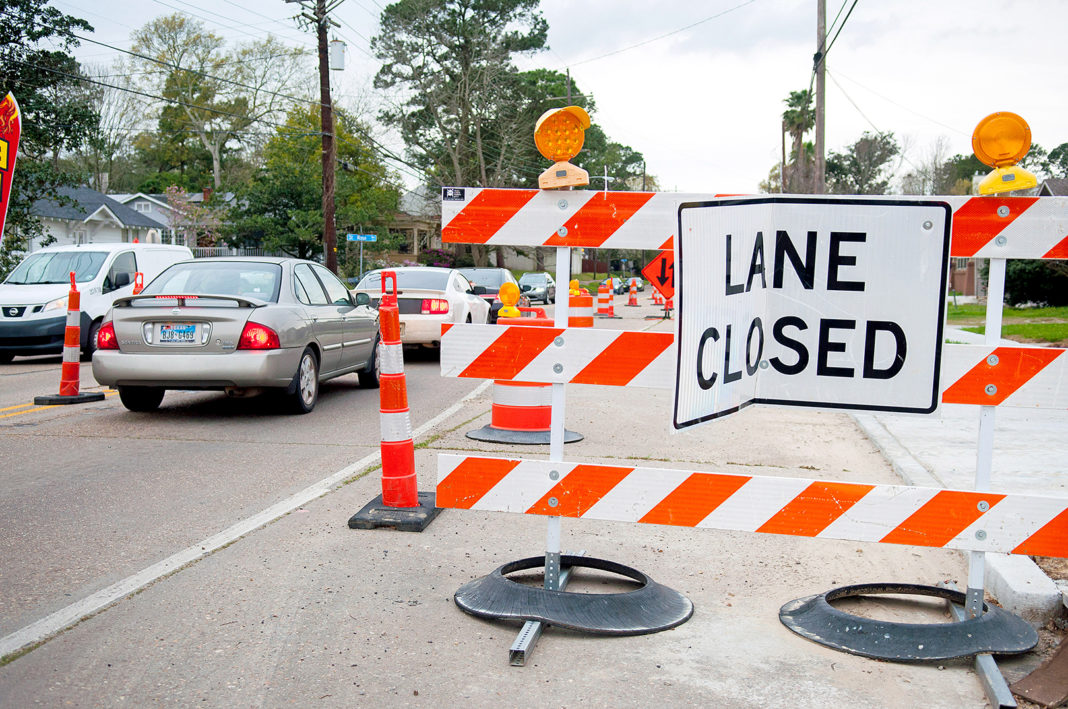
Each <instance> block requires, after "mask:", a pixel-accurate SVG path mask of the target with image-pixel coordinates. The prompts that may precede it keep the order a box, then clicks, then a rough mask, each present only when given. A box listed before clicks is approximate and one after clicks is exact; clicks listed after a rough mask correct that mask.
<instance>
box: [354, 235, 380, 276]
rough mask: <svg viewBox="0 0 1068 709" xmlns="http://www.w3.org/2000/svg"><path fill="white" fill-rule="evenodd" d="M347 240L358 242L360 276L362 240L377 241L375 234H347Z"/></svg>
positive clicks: (361, 271) (361, 272) (361, 269)
mask: <svg viewBox="0 0 1068 709" xmlns="http://www.w3.org/2000/svg"><path fill="white" fill-rule="evenodd" d="M346 238H347V239H348V240H349V241H358V242H360V277H361V278H362V277H363V242H365V241H372V242H373V241H378V235H377V234H349V235H348V236H347V237H346Z"/></svg>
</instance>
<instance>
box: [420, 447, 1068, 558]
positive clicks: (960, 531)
mask: <svg viewBox="0 0 1068 709" xmlns="http://www.w3.org/2000/svg"><path fill="white" fill-rule="evenodd" d="M437 504H438V506H440V507H446V508H448V507H451V508H457V509H470V510H481V511H494V512H517V513H522V514H539V515H546V516H562V517H574V518H581V519H596V520H613V521H621V522H640V523H646V524H666V525H674V526H681V527H696V528H700V529H722V530H736V531H745V532H760V533H767V534H785V535H790V536H799V537H813V538H819V539H848V540H854V541H861V542H878V543H888V544H909V545H915V546H925V547H942V548H947V549H959V550H966V551H988V552H1001V553H1011V554H1032V555H1038V556H1056V557H1068V498H1049V497H1038V496H1034V495H1006V494H998V493H993V492H974V491H967V490H945V489H936V488H921V487H906V486H901V485H870V484H861V483H850V482H839V481H826V480H811V479H803V478H784V477H770V476H749V475H735V474H726V473H713V472H699V471H690V470H669V469H662V468H646V467H630V466H609V465H590V464H584V463H569V462H551V461H544V460H522V459H516V458H493V457H481V456H463V455H452V454H439V455H438V485H437Z"/></svg>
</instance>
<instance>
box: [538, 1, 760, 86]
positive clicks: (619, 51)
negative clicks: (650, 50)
mask: <svg viewBox="0 0 1068 709" xmlns="http://www.w3.org/2000/svg"><path fill="white" fill-rule="evenodd" d="M756 1H757V0H746V1H745V2H743V3H741V4H738V5H735V6H734V7H731V8H728V9H726V10H723V11H722V12H717V13H716V14H715V15H709V16H708V17H706V18H704V19H701V20H698V21H697V22H693V23H691V24H688V25H686V26H685V27H680V28H678V29H676V30H672V31H670V32H667V33H665V34H662V35H659V36H656V37H653V38H651V39H647V40H644V41H642V42H638V43H637V44H632V45H630V46H629V47H623V48H622V49H616V50H614V51H611V52H608V53H606V54H601V55H600V56H596V57H591V58H590V59H583V60H582V61H580V62H574V63H572V64H568V65H567V66H563V67H560V69H567V68H570V67H576V66H581V65H583V64H589V63H590V62H595V61H598V60H600V59H604V58H605V57H611V56H615V55H616V54H622V53H623V52H629V51H630V50H632V49H637V48H638V47H644V46H645V45H647V44H652V43H653V42H659V41H660V40H662V39H666V38H668V37H671V36H672V35H676V34H679V33H680V32H685V31H686V30H688V29H692V28H694V27H697V26H698V25H701V24H704V23H705V22H710V21H711V20H715V19H717V18H720V17H723V16H724V15H727V14H729V13H731V12H734V11H735V10H739V9H741V8H743V7H745V6H746V5H752V4H753V3H754V2H756ZM558 71H559V69H558Z"/></svg>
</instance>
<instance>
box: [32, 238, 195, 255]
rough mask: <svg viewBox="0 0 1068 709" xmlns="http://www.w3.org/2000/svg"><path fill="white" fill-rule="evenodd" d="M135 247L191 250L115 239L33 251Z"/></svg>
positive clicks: (107, 249) (122, 249)
mask: <svg viewBox="0 0 1068 709" xmlns="http://www.w3.org/2000/svg"><path fill="white" fill-rule="evenodd" d="M130 249H135V250H138V251H141V250H145V249H151V250H153V251H154V250H156V249H167V250H169V251H173V250H174V249H180V250H182V251H186V252H189V253H190V257H192V252H191V251H190V250H189V248H188V247H185V246H175V245H173V244H141V243H129V242H117V241H100V242H93V243H91V244H63V245H62V246H57V245H52V246H45V247H42V248H40V249H37V250H36V251H34V253H42V252H53V251H129V250H130Z"/></svg>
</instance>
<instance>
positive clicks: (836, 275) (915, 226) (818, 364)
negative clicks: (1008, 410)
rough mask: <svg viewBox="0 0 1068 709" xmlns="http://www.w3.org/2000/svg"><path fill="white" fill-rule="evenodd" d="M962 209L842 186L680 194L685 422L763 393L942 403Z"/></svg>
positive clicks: (836, 404) (797, 402)
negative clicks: (869, 195)
mask: <svg viewBox="0 0 1068 709" xmlns="http://www.w3.org/2000/svg"><path fill="white" fill-rule="evenodd" d="M951 214H952V212H951V209H950V207H949V205H948V204H945V203H942V202H931V201H927V202H920V201H909V200H865V199H857V198H847V199H835V198H830V197H812V198H806V197H762V198H751V199H732V200H716V201H710V202H690V203H684V204H682V205H680V207H679V225H678V226H679V231H678V236H679V238H678V241H677V243H676V249H677V252H676V264H675V269H676V270H675V278H676V282H675V283H676V288H677V290H678V293H677V296H678V297H677V301H676V307H677V308H678V333H677V336H676V343H677V345H678V372H677V377H676V383H675V412H674V421H673V423H674V426H675V428H686V427H688V426H692V425H695V424H698V423H701V422H703V421H708V420H711V419H714V418H717V417H720V416H725V415H727V414H730V413H733V412H735V411H738V410H739V409H741V408H743V407H745V406H747V405H749V404H755V403H764V404H778V405H787V406H816V407H823V408H836V409H855V410H878V411H898V412H910V413H931V412H933V411H935V410H936V409H937V407H938V403H939V397H938V393H939V380H938V377H939V363H940V361H941V347H942V327H943V322H944V314H945V292H946V276H947V265H948V264H947V260H948V257H949V240H950V227H951V224H950V222H951Z"/></svg>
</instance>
